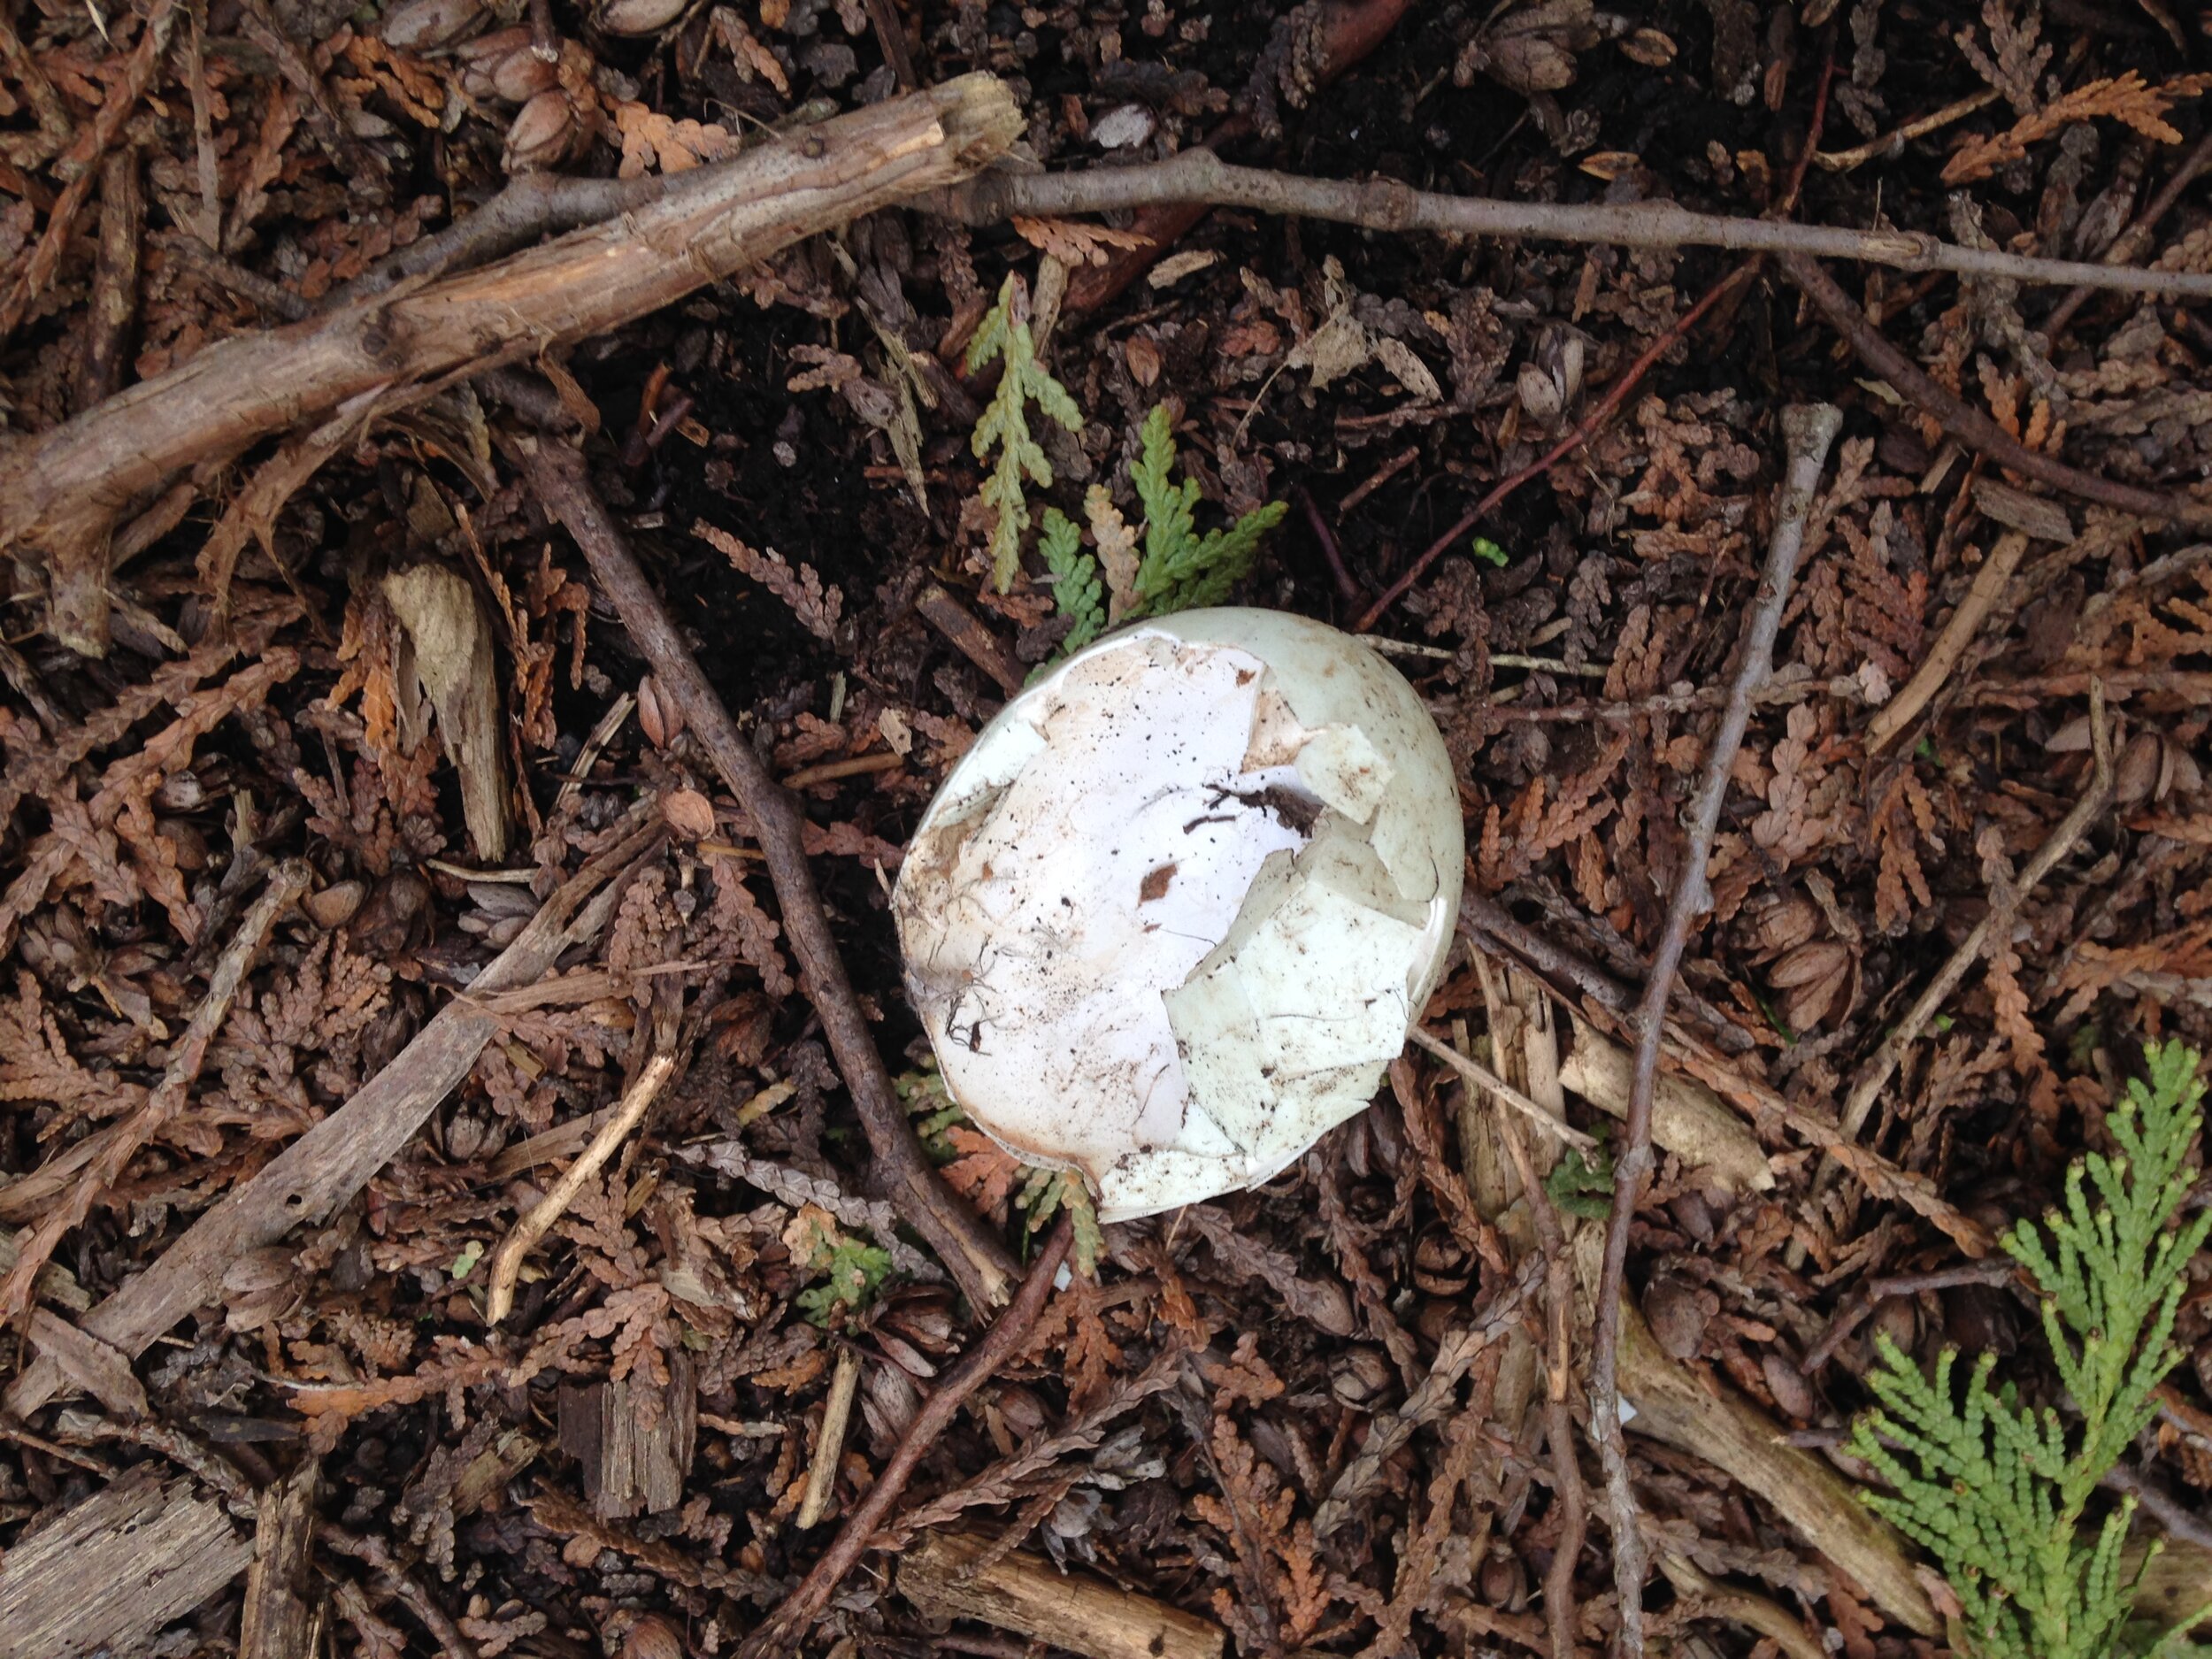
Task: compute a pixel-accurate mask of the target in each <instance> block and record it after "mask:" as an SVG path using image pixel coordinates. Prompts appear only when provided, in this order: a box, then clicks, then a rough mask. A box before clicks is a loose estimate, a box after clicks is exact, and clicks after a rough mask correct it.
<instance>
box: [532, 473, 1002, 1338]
mask: <svg viewBox="0 0 2212 1659" xmlns="http://www.w3.org/2000/svg"><path fill="white" fill-rule="evenodd" d="M517 454H518V457H519V459H520V461H521V464H522V469H523V471H524V472H525V473H526V474H527V475H528V477H529V480H530V483H531V487H532V488H534V489H535V490H536V491H537V494H538V498H539V499H540V500H541V502H543V503H545V508H546V511H547V513H548V515H549V517H552V518H557V519H559V520H560V522H561V523H562V524H563V525H564V526H566V527H567V530H568V533H569V534H570V536H571V537H572V538H573V539H574V541H575V542H576V545H577V547H578V548H579V549H581V551H582V553H583V555H584V559H585V562H586V563H587V564H588V565H590V566H591V573H592V578H593V580H595V581H596V582H597V583H598V584H599V588H600V591H602V592H603V593H604V594H605V595H607V597H608V598H609V599H610V600H611V601H612V602H613V603H614V608H615V611H616V612H617V613H618V615H619V616H620V617H621V618H622V626H624V627H625V628H626V629H628V630H629V634H630V639H631V641H632V642H633V643H634V644H635V645H636V646H637V648H638V649H639V651H641V653H642V654H643V655H644V657H645V659H646V661H647V662H648V663H649V664H652V669H653V681H654V684H655V686H656V687H657V688H658V692H659V695H661V696H663V697H664V698H666V699H667V700H668V702H669V703H671V704H672V706H673V707H675V708H676V709H677V710H680V712H681V714H682V716H683V721H684V725H685V726H686V727H687V729H688V730H689V731H690V732H691V733H692V735H693V736H695V737H696V738H697V739H698V741H699V742H700V744H701V745H702V746H703V748H704V749H706V751H707V754H708V757H710V759H711V760H712V761H713V762H714V767H715V770H716V771H717V772H720V773H721V774H722V780H723V781H724V782H725V783H726V784H728V785H729V786H730V789H731V792H732V793H733V794H734V795H736V796H737V799H738V803H739V804H740V805H741V806H742V807H743V808H744V809H745V811H746V814H747V816H748V817H749V818H751V819H752V820H753V825H754V828H755V830H756V832H757V834H758V837H759V840H760V848H761V851H762V853H763V854H764V855H765V856H766V858H767V862H768V876H769V879H770V880H772V882H774V883H775V887H776V899H777V902H778V903H779V904H780V905H781V907H782V910H783V926H784V929H785V932H786V934H787V937H788V938H789V940H790V943H791V950H792V954H793V955H794V956H797V957H798V959H799V970H800V972H801V973H802V974H803V976H804V979H805V983H806V990H807V995H808V996H809V997H810V998H811V999H812V1001H813V1003H814V1009H815V1012H816V1013H817V1014H818V1015H819V1016H820V1017H821V1021H822V1033H823V1035H824V1036H826V1038H827V1039H828V1040H829V1046H830V1054H831V1056H832V1058H833V1059H834V1060H835V1061H836V1063H837V1069H838V1071H839V1072H840V1073H841V1075H842V1076H843V1078H844V1079H845V1087H847V1088H848V1089H849V1090H850V1091H851V1093H852V1097H853V1105H854V1107H855V1108H856V1110H858V1112H859V1114H860V1124H861V1128H862V1130H863V1131H864V1133H866V1135H867V1137H868V1149H869V1152H870V1153H871V1155H872V1159H873V1165H872V1171H871V1176H872V1180H873V1181H874V1182H875V1185H876V1187H877V1188H878V1190H879V1192H880V1193H881V1194H882V1196H884V1197H885V1198H887V1199H889V1200H890V1201H891V1202H892V1203H893V1204H895V1205H896V1206H897V1208H898V1211H899V1214H900V1215H901V1216H902V1217H904V1218H905V1219H906V1220H907V1222H908V1223H909V1224H910V1225H912V1226H913V1228H914V1229H915V1231H916V1232H918V1233H920V1234H921V1235H922V1237H923V1238H925V1239H926V1240H928V1241H929V1245H930V1248H933V1249H934V1250H935V1251H936V1252H937V1254H938V1255H939V1256H941V1258H942V1259H943V1261H944V1263H945V1268H946V1271H949V1272H950V1273H951V1274H952V1276H953V1278H954V1279H956V1281H958V1283H959V1286H960V1288H961V1289H962V1290H964V1291H965V1292H966V1293H967V1295H968V1298H969V1300H970V1301H971V1302H974V1303H975V1305H976V1306H977V1307H978V1308H979V1309H987V1308H995V1307H997V1306H998V1305H999V1304H1000V1303H1001V1302H1004V1301H1005V1300H1006V1295H1007V1291H1008V1287H1009V1286H1010V1285H1011V1284H1012V1282H1013V1279H1014V1263H1013V1258H1012V1257H1011V1256H1009V1255H1008V1254H1007V1251H1006V1247H1005V1245H1004V1244H1003V1243H1002V1242H1001V1241H1000V1240H999V1239H998V1238H997V1236H996V1235H995V1234H994V1233H991V1232H990V1230H989V1229H987V1227H985V1226H984V1225H983V1224H982V1223H981V1222H980V1221H979V1220H978V1219H977V1218H976V1215H975V1212H974V1211H973V1210H970V1209H969V1208H968V1207H967V1206H966V1205H965V1204H964V1203H962V1202H961V1201H960V1199H959V1198H958V1196H957V1195H956V1194H954V1192H953V1191H952V1189H951V1188H950V1187H947V1186H946V1185H945V1184H944V1181H943V1179H941V1177H940V1176H939V1175H938V1173H937V1171H936V1170H935V1169H934V1168H933V1167H932V1165H931V1164H930V1162H929V1160H928V1158H926V1156H923V1153H922V1147H921V1142H920V1141H918V1140H917V1139H916V1138H915V1135H914V1125H912V1123H911V1122H910V1121H909V1120H908V1118H907V1115H906V1109H905V1107H904V1106H903V1105H902V1104H901V1103H900V1102H899V1098H898V1093H897V1091H896V1090H895V1089H894V1088H893V1087H891V1074H890V1073H889V1072H888V1071H886V1070H885V1069H884V1065H883V1056H882V1055H880V1054H879V1053H878V1052H877V1050H876V1039H875V1033H873V1032H872V1031H870V1030H869V1029H868V1021H867V1019H866V1018H865V1016H864V1015H863V1014H862V1013H861V1011H860V1002H859V999H858V998H857V997H856V995H854V993H853V987H852V980H851V979H850V978H849V976H848V975H847V973H846V972H845V960H844V956H843V955H842V954H841V952H840V951H839V949H838V948H837V940H836V937H835V935H834V934H833V933H832V932H831V929H830V924H829V917H828V914H827V913H826V911H825V910H823V908H822V898H821V894H820V892H819V891H818V889H817V888H816V887H815V885H814V872H813V871H812V869H811V868H810V865H809V864H808V863H807V856H806V846H805V840H804V837H803V834H802V829H803V825H804V818H803V816H802V814H801V813H800V810H799V808H798V804H797V803H795V801H794V800H793V799H792V797H791V795H790V793H789V792H788V791H787V790H786V789H784V788H783V787H781V786H780V785H779V784H778V783H777V782H776V780H775V779H774V778H773V777H772V776H770V775H769V772H768V768H767V767H766V765H764V764H763V763H762V761H761V758H760V756H759V755H758V753H757V752H756V751H755V749H754V748H753V746H752V744H751V742H750V741H749V740H748V739H747V738H746V736H745V734H744V733H742V732H741V731H739V730H738V726H737V722H736V721H735V720H733V719H732V718H730V711H729V710H728V709H727V708H726V707H725V706H724V705H723V703H722V699H721V697H720V696H719V695H718V694H717V693H716V691H715V689H714V687H713V686H712V685H710V683H708V680H707V677H706V675H705V674H704V673H703V672H701V670H700V667H699V661H698V658H697V657H695V656H693V655H692V651H691V648H690V647H689V646H688V645H687V644H686V643H685V642H684V640H683V637H682V635H680V634H678V633H677V632H676V625H675V624H674V623H673V622H672V621H671V620H670V619H669V615H668V610H667V607H666V606H665V605H664V604H663V603H661V598H660V595H659V594H657V592H655V591H654V588H653V584H652V583H651V581H650V580H648V579H647V577H646V574H645V572H644V570H643V569H642V568H641V566H640V565H639V564H638V562H637V555H636V554H635V553H634V552H633V551H632V550H631V549H630V543H629V539H628V537H627V536H626V535H625V534H623V532H622V529H621V527H620V526H618V525H617V524H616V523H615V521H614V518H613V517H612V516H611V514H610V513H609V512H608V511H607V509H606V505H605V503H603V502H602V501H601V500H600V499H599V493H598V491H596V490H595V489H594V488H592V484H591V480H590V478H589V476H588V474H587V473H586V472H585V470H584V458H583V457H582V456H580V455H579V454H578V453H577V452H576V451H575V450H573V449H569V448H568V447H567V446H566V445H565V444H561V443H557V442H553V441H552V440H550V439H529V438H526V439H524V440H522V441H521V442H519V443H518V446H517Z"/></svg>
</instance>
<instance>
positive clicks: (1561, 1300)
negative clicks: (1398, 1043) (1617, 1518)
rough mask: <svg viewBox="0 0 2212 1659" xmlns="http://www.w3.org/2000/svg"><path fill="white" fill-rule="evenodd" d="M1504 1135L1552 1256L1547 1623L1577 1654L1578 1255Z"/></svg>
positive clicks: (1539, 1237)
mask: <svg viewBox="0 0 2212 1659" xmlns="http://www.w3.org/2000/svg"><path fill="white" fill-rule="evenodd" d="M1498 1139H1499V1140H1500V1141H1502V1143H1503V1144H1504V1147H1505V1150H1506V1156H1508V1157H1509V1158H1510V1159H1511V1160H1512V1161H1513V1172H1514V1174H1515V1175H1516V1176H1517V1177H1518V1178H1519V1179H1520V1183H1521V1194H1522V1197H1523V1199H1524V1200H1525V1202H1526V1203H1527V1205H1528V1213H1529V1220H1530V1222H1531V1224H1532V1225H1533V1227H1534V1229H1535V1233H1536V1248H1537V1249H1538V1251H1539V1252H1540V1253H1541V1255H1542V1256H1543V1258H1544V1327H1545V1334H1546V1344H1547V1348H1548V1354H1547V1356H1546V1362H1545V1366H1544V1440H1545V1442H1546V1446H1547V1449H1548V1450H1549V1452H1550V1453H1551V1466H1552V1489H1553V1492H1554V1494H1555V1496H1556V1497H1557V1499H1558V1502H1559V1540H1558V1542H1557V1543H1556V1544H1555V1546H1554V1548H1553V1552H1552V1562H1551V1567H1550V1570H1549V1571H1547V1572H1546V1573H1545V1575H1544V1623H1545V1624H1546V1626H1547V1627H1548V1630H1549V1632H1550V1635H1551V1651H1552V1659H1574V1653H1575V1604H1574V1594H1575V1570H1576V1568H1577V1566H1578V1564H1579V1563H1580V1561H1581V1558H1582V1545H1583V1541H1584V1540H1585V1538H1586V1536H1587V1535H1588V1531H1589V1504H1588V1498H1587V1494H1585V1492H1584V1491H1583V1489H1582V1467H1581V1465H1580V1464H1579V1463H1577V1462H1576V1461H1575V1438H1574V1413H1573V1410H1572V1409H1571V1408H1570V1407H1569V1406H1568V1404H1567V1386H1568V1383H1569V1382H1570V1381H1571V1379H1572V1375H1573V1371H1574V1302H1575V1288H1574V1271H1575V1268H1574V1256H1573V1255H1572V1254H1571V1252H1570V1251H1569V1249H1568V1248H1567V1234H1566V1229H1565V1228H1563V1227H1562V1226H1561V1225H1559V1209H1558V1206H1557V1205H1555V1204H1554V1203H1553V1202H1552V1198H1551V1194H1549V1193H1548V1192H1547V1191H1545V1190H1544V1183H1543V1181H1542V1180H1541V1179H1540V1178H1539V1177H1538V1175H1537V1173H1536V1160H1535V1158H1534V1157H1533V1156H1531V1154H1530V1152H1529V1148H1528V1142H1527V1141H1525V1139H1523V1137H1522V1136H1521V1134H1520V1133H1519V1132H1518V1131H1517V1130H1507V1131H1506V1132H1505V1133H1502V1134H1501V1135H1500V1136H1499V1137H1498Z"/></svg>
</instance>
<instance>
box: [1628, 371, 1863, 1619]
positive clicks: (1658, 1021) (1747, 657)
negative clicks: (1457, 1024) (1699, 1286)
mask: <svg viewBox="0 0 2212 1659" xmlns="http://www.w3.org/2000/svg"><path fill="white" fill-rule="evenodd" d="M1842 429H1843V413H1842V411H1840V410H1839V409H1837V408H1836V407H1835V406H1834V405H1832V404H1830V403H1812V404H1793V405H1792V406H1791V407H1790V408H1788V409H1786V410H1784V411H1782V430H1783V433H1784V434H1785V437H1786V442H1787V443H1788V445H1789V457H1788V460H1787V462H1786V465H1785V467H1784V472H1783V479H1782V494H1781V498H1780V500H1779V501H1778V503H1776V508H1775V515H1774V518H1775V522H1774V537H1773V540H1772V541H1770V543H1769V544H1768V549H1767V563H1766V569H1765V570H1764V571H1763V572H1762V573H1761V575H1760V578H1759V588H1758V591H1757V592H1756V593H1755V595H1753V598H1752V603H1751V607H1750V609H1749V611H1748V612H1747V614H1746V617H1745V620H1744V632H1743V641H1742V646H1741V656H1740V659H1739V661H1738V663H1737V665H1736V676H1735V680H1734V681H1733V682H1732V685H1731V687H1730V690H1729V695H1728V706H1727V707H1726V708H1725V709H1724V710H1722V713H1721V718H1720V725H1719V726H1718V728H1717V730H1716V731H1715V732H1714V733H1713V741H1712V747H1711V748H1710V749H1709V750H1708V751H1707V753H1706V757H1705V775H1704V776H1703V777H1702V778H1701V780H1699V782H1698V793H1697V799H1696V803H1695V805H1694V808H1693V809H1692V812H1691V816H1690V834H1689V843H1688V845H1687V847H1686V849H1684V854H1683V866H1682V870H1681V872H1680V873H1679V875H1678V876H1677V878H1676V882H1675V890H1674V899H1673V902H1671V904H1670V905H1669V906H1668V907H1667V923H1666V927H1665V930H1664V931H1663V933H1661V934H1660V936H1659V946H1658V949H1655V951H1653V952H1652V956H1651V977H1650V979H1648V980H1647V981H1646V982H1645V986H1644V995H1643V1001H1642V1003H1641V1005H1640V1007H1639V1008H1638V1010H1637V1018H1638V1021H1639V1033H1638V1041H1637V1045H1636V1073H1635V1081H1634V1085H1633V1087H1632V1088H1631V1090H1630V1092H1629V1097H1628V1120H1627V1122H1626V1123H1625V1124H1624V1125H1623V1126H1622V1131H1621V1154H1620V1159H1619V1162H1618V1163H1617V1164H1615V1165H1614V1167H1613V1216H1612V1220H1611V1222H1610V1223H1609V1225H1608V1226H1607V1228H1606V1233H1605V1266H1604V1270H1603V1272H1602V1274H1601V1277H1600V1278H1599V1280H1598V1302H1597V1330H1596V1332H1595V1334H1594V1337H1593V1338H1592V1340H1591V1345H1590V1347H1591V1355H1590V1433H1591V1438H1592V1439H1594V1440H1595V1441H1596V1442H1597V1448H1598V1459H1599V1461H1600V1462H1601V1463H1603V1464H1604V1466H1605V1496H1606V1509H1607V1519H1608V1523H1609V1526H1610V1528H1611V1531H1612V1534H1613V1580H1614V1586H1615V1589H1616V1591H1617V1594H1618V1595H1619V1597H1620V1620H1621V1638H1620V1642H1621V1652H1622V1653H1623V1654H1624V1655H1627V1659H1642V1655H1643V1651H1644V1614H1643V1595H1644V1579H1645V1576H1646V1570H1647V1556H1646V1553H1645V1548H1644V1540H1643V1532H1642V1531H1641V1528H1640V1525H1639V1524H1638V1521H1637V1516H1636V1494H1635V1492H1634V1490H1633V1488H1632V1486H1630V1485H1629V1479H1628V1448H1627V1445H1626V1443H1625V1441H1624V1440H1623V1438H1622V1434H1621V1416H1620V1389H1619V1374H1618V1373H1619V1364H1620V1344H1621V1294H1622V1291H1623V1289H1624V1285H1625V1282H1626V1279H1627V1274H1628V1233H1629V1228H1630V1226H1631V1225H1632V1223H1633V1222H1634V1220H1635V1217H1636V1203H1637V1200H1638V1199H1639V1198H1640V1197H1641V1196H1642V1195H1643V1188H1644V1182H1645V1181H1646V1179H1648V1178H1649V1176H1650V1174H1651V1168H1652V1156H1651V1108H1652V1099H1653V1096H1654V1094H1655V1093H1656V1091H1657V1085H1658V1079H1659V1043H1660V1039H1661V1038H1662V1036H1663V1034H1664V1033H1665V1031H1666V1023H1667V1001H1668V998H1669V997H1670V996H1671V995H1672V994H1673V991H1674V978H1675V972H1676V970H1677V969H1678V968H1679V967H1680V965H1681V963H1682V952H1683V949H1684V948H1685V947H1686V946H1687V945H1688V943H1689V940H1690V925H1691V923H1692V921H1693V920H1694V918H1695V917H1696V916H1697V915H1698V914H1699V913H1700V912H1701V911H1702V910H1705V909H1706V908H1707V907H1708V906H1709V904H1710V902H1711V896H1712V889H1711V888H1710V887H1709V886H1708V885H1707V883H1706V879H1705V865H1706V862H1707V860H1708V859H1709V857H1710V856H1712V847H1713V833H1714V831H1715V830H1716V829H1717V828H1718V827H1719V825H1720V809H1721V803H1722V802H1723V801H1724V800H1725V799H1726V798H1727V795H1728V778H1729V770H1730V768H1731V767H1732V765H1733V764H1734V762H1735V758H1736V751H1737V750H1738V749H1740V748H1741V747H1742V746H1743V739H1744V733H1745V731H1746V730H1747V728H1748V727H1749V726H1750V724H1751V694H1752V693H1753V692H1754V691H1755V690H1756V689H1757V688H1758V687H1759V686H1760V685H1761V684H1763V682H1764V681H1765V680H1766V677H1767V674H1768V672H1770V670H1771V668H1772V667H1773V664H1774V641H1775V638H1776V636H1777V635H1778V634H1780V632H1781V629H1782V607H1783V606H1784V605H1785V604H1786V603H1787V602H1788V599H1789V595H1790V588H1791V586H1792V585H1793V583H1794V581H1795V580H1796V578H1797V560H1798V556H1799V555H1800V554H1801V552H1802V551H1803V550H1804V546H1805V521H1806V519H1807V518H1809V517H1810V516H1811V513H1812V510H1813V494H1814V491H1815V490H1816V489H1817V488H1818V487H1819V484H1820V474H1821V472H1822V470H1823V469H1824V467H1825V466H1826V465H1827V464H1828V450H1829V448H1830V446H1831V445H1832V444H1833V443H1834V442H1835V441H1836V434H1838V433H1839V432H1840V431H1841V430H1842Z"/></svg>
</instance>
